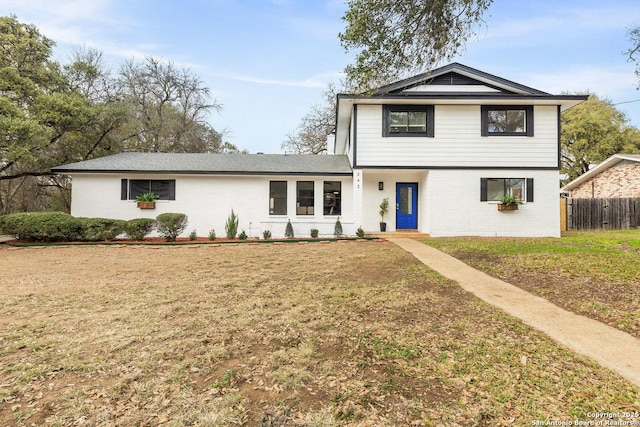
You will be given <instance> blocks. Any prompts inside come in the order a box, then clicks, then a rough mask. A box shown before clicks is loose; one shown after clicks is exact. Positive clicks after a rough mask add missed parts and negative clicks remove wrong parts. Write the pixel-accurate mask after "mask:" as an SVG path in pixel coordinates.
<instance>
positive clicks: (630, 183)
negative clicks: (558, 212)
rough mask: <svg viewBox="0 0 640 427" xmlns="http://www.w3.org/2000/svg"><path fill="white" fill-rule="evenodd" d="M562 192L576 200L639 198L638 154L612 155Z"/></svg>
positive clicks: (566, 186)
mask: <svg viewBox="0 0 640 427" xmlns="http://www.w3.org/2000/svg"><path fill="white" fill-rule="evenodd" d="M562 191H564V192H567V193H569V194H570V196H571V197H573V198H576V199H592V198H597V199H599V198H618V197H640V154H614V155H613V156H611V157H609V158H608V159H607V160H605V161H603V162H602V163H600V164H598V165H597V166H596V167H594V168H593V169H591V170H590V171H589V172H587V173H585V174H583V175H580V176H579V177H578V178H576V179H574V180H573V181H571V182H570V183H568V184H567V185H565V186H564V187H563V188H562Z"/></svg>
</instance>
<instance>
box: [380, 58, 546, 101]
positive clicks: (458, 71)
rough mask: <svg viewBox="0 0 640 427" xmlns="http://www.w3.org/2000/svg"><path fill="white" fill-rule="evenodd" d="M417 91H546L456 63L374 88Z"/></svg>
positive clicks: (390, 92) (381, 93)
mask: <svg viewBox="0 0 640 427" xmlns="http://www.w3.org/2000/svg"><path fill="white" fill-rule="evenodd" d="M407 92H412V93H415V92H418V93H438V92H444V93H455V92H459V93H491V94H505V95H549V94H548V93H546V92H543V91H541V90H538V89H534V88H531V87H528V86H524V85H521V84H519V83H516V82H512V81H510V80H507V79H503V78H501V77H497V76H494V75H492V74H489V73H485V72H483V71H480V70H476V69H475V68H471V67H467V66H466V65H462V64H459V63H452V64H449V65H445V66H444V67H440V68H437V69H435V70H431V71H427V72H426V73H422V74H418V75H417V76H414V77H411V78H408V79H405V80H400V81H398V82H395V83H391V84H389V85H386V86H382V87H380V88H378V89H377V90H376V91H374V94H376V95H388V94H403V93H407Z"/></svg>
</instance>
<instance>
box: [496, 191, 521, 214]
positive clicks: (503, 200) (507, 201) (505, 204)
mask: <svg viewBox="0 0 640 427" xmlns="http://www.w3.org/2000/svg"><path fill="white" fill-rule="evenodd" d="M496 200H498V201H499V202H500V203H499V204H498V210H499V211H515V210H518V205H519V204H521V203H522V202H520V201H519V200H518V199H516V198H515V197H514V196H511V195H509V194H505V195H504V196H502V197H498V198H497V199H496Z"/></svg>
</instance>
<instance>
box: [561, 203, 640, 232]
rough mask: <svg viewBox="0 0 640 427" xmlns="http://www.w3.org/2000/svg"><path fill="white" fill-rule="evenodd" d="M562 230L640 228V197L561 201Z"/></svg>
mask: <svg viewBox="0 0 640 427" xmlns="http://www.w3.org/2000/svg"><path fill="white" fill-rule="evenodd" d="M560 212H561V219H560V223H561V227H562V230H563V231H565V230H600V229H602V230H626V229H629V228H638V226H640V197H634V198H631V197H625V198H616V199H561V201H560Z"/></svg>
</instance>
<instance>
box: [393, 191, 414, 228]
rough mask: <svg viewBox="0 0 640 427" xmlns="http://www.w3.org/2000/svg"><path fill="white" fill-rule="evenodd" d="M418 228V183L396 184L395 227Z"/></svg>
mask: <svg viewBox="0 0 640 427" xmlns="http://www.w3.org/2000/svg"><path fill="white" fill-rule="evenodd" d="M417 228H418V183H404V182H402V183H401V182H399V183H397V184H396V229H401V230H402V229H410V230H415V229H417Z"/></svg>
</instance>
